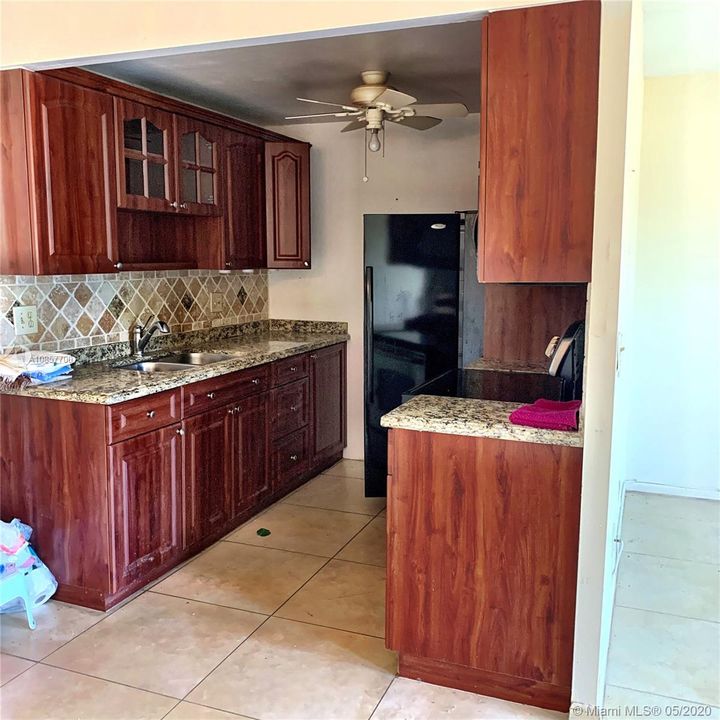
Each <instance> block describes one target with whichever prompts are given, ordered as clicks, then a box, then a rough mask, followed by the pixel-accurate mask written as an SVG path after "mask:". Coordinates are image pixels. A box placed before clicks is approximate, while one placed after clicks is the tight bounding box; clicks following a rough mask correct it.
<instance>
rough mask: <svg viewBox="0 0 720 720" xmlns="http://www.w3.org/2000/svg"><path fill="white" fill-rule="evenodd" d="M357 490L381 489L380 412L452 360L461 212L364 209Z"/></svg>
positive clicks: (377, 493)
mask: <svg viewBox="0 0 720 720" xmlns="http://www.w3.org/2000/svg"><path fill="white" fill-rule="evenodd" d="M364 223H365V225H364V234H365V263H364V265H365V339H364V345H365V495H366V496H367V497H381V496H384V495H386V494H387V486H386V477H387V430H386V429H385V428H381V427H380V418H381V417H382V416H383V415H384V414H385V413H387V412H389V411H390V410H392V409H394V408H396V407H397V406H398V405H400V404H401V402H402V395H403V393H404V392H405V391H407V390H409V389H410V388H412V387H414V386H415V385H418V384H420V383H422V382H424V381H426V380H429V379H431V378H433V377H435V376H437V375H440V374H441V373H443V372H445V371H446V370H450V369H453V368H457V367H458V366H459V364H460V361H461V353H462V347H461V343H460V342H459V338H460V337H461V336H462V334H461V332H460V322H461V305H460V295H461V273H462V260H461V258H462V255H461V253H462V252H463V241H462V236H461V228H462V224H463V218H462V216H461V215H460V214H458V213H452V214H442V215H434V214H427V215H420V214H418V215H365V218H364Z"/></svg>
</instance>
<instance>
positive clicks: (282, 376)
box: [272, 354, 308, 387]
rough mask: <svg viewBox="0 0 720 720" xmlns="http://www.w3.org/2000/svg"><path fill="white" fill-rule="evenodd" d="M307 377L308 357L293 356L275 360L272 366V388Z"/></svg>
mask: <svg viewBox="0 0 720 720" xmlns="http://www.w3.org/2000/svg"><path fill="white" fill-rule="evenodd" d="M307 376H308V356H307V354H304V355H294V356H293V357H289V358H285V359H284V360H277V361H276V362H274V363H273V364H272V386H273V387H277V386H278V385H285V384H286V383H289V382H293V380H300V378H304V377H307Z"/></svg>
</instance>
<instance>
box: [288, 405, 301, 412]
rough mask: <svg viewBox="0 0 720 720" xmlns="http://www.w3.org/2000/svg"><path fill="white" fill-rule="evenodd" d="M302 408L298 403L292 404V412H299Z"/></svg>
mask: <svg viewBox="0 0 720 720" xmlns="http://www.w3.org/2000/svg"><path fill="white" fill-rule="evenodd" d="M299 409H300V408H298V406H297V405H291V406H290V412H297V411H298V410H299Z"/></svg>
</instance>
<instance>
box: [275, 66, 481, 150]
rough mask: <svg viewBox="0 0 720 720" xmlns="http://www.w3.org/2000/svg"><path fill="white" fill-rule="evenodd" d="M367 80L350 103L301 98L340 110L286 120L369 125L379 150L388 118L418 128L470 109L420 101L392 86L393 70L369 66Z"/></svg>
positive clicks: (352, 126)
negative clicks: (323, 119)
mask: <svg viewBox="0 0 720 720" xmlns="http://www.w3.org/2000/svg"><path fill="white" fill-rule="evenodd" d="M360 76H361V77H362V81H363V84H362V85H359V86H358V87H356V88H355V89H354V90H353V91H352V92H351V93H350V103H351V104H350V105H344V104H342V103H334V102H325V101H324V100H310V99H309V98H300V97H299V98H297V100H300V101H301V102H307V103H315V104H316V105H328V106H333V107H336V108H340V109H339V110H335V111H334V112H325V113H316V114H314V115H290V116H289V117H286V118H285V119H286V120H312V119H313V118H335V119H337V120H346V119H348V118H350V123H348V124H347V125H346V126H345V127H344V128H343V129H342V130H341V131H340V132H350V131H351V130H361V129H363V128H364V129H365V131H366V133H367V132H368V131H369V133H370V138H369V142H368V145H367V149H368V150H370V151H371V152H377V151H378V150H380V148H381V147H382V146H381V144H380V137H379V134H380V131H381V130H382V131H383V133H384V129H385V128H384V123H385V121H386V120H387V121H389V122H394V123H397V124H398V125H404V126H406V127H409V128H413V129H414V130H429V129H430V128H432V127H435V126H436V125H439V124H440V123H441V122H442V120H443V119H444V118H458V117H465V116H466V115H467V114H468V109H467V108H466V107H465V105H463V104H462V103H437V104H432V105H417V104H416V103H417V98H414V97H413V96H412V95H408V94H407V93H404V92H400V91H399V90H395V89H394V88H391V87H390V86H389V85H388V84H387V81H388V78H389V77H390V73H388V72H385V71H383V70H366V71H365V72H363V73H360Z"/></svg>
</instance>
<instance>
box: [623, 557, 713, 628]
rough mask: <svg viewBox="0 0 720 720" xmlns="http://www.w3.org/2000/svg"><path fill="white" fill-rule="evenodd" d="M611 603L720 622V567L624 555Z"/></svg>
mask: <svg viewBox="0 0 720 720" xmlns="http://www.w3.org/2000/svg"><path fill="white" fill-rule="evenodd" d="M615 603H616V604H617V605H623V606H625V607H633V608H640V609H642V610H654V611H656V612H666V613H670V614H673V615H683V616H685V617H691V618H698V619H700V620H710V621H714V622H718V621H720V566H717V565H709V564H706V563H695V562H690V561H689V560H671V559H668V558H658V557H654V556H652V555H635V554H633V553H624V554H623V556H622V558H621V560H620V572H619V575H618V585H617V594H616V596H615Z"/></svg>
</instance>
